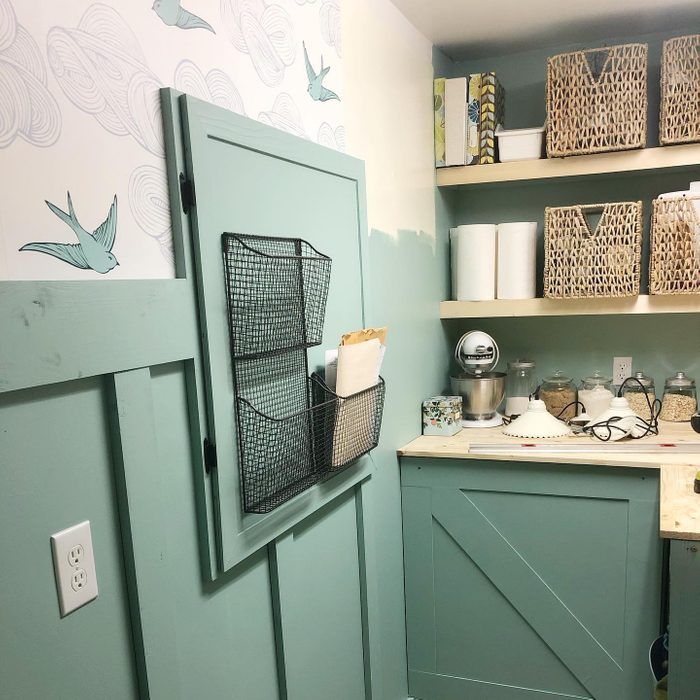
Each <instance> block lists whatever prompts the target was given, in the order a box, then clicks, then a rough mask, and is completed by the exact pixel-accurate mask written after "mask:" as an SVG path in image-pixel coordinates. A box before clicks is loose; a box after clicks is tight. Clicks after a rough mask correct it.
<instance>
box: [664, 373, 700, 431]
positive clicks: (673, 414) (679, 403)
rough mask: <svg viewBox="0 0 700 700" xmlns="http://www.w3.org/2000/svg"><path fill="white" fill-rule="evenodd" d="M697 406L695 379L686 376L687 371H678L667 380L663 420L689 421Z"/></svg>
mask: <svg viewBox="0 0 700 700" xmlns="http://www.w3.org/2000/svg"><path fill="white" fill-rule="evenodd" d="M697 406H698V401H697V395H696V392H695V380H694V379H691V378H690V377H686V375H685V372H676V373H675V374H674V375H673V376H672V377H669V378H668V379H667V380H666V384H665V385H664V398H663V401H662V402H661V414H660V415H659V418H660V419H661V420H665V421H670V422H674V423H682V422H685V421H689V420H690V419H691V418H692V417H693V414H694V413H695V410H696V409H697Z"/></svg>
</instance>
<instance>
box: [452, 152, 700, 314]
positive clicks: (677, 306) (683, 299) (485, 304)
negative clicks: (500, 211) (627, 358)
mask: <svg viewBox="0 0 700 700" xmlns="http://www.w3.org/2000/svg"><path fill="white" fill-rule="evenodd" d="M475 167H476V166H475ZM484 167H488V166H484ZM697 312H700V294H688V295H678V296H675V295H674V296H649V295H646V294H642V295H640V296H638V297H625V298H622V299H496V300H494V301H443V302H440V318H443V319H448V318H526V317H534V316H604V315H612V314H685V313H697Z"/></svg>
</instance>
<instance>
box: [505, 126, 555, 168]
mask: <svg viewBox="0 0 700 700" xmlns="http://www.w3.org/2000/svg"><path fill="white" fill-rule="evenodd" d="M544 129H545V128H544V127H543V126H536V127H534V128H532V129H508V130H506V129H500V128H499V129H496V136H498V155H499V160H500V162H501V163H508V162H510V161H512V160H536V159H537V158H541V157H542V141H543V139H544Z"/></svg>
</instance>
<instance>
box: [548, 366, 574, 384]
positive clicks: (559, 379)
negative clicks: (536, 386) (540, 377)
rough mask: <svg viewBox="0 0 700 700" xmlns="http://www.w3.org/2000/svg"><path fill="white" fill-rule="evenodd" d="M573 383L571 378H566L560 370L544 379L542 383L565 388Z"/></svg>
mask: <svg viewBox="0 0 700 700" xmlns="http://www.w3.org/2000/svg"><path fill="white" fill-rule="evenodd" d="M573 381H574V380H573V379H572V378H571V377H567V376H566V375H565V374H564V372H563V371H562V370H560V369H558V370H557V371H556V372H555V373H554V374H553V375H552V376H551V377H546V378H545V380H544V383H545V384H551V385H553V386H566V385H567V384H571V383H572V382H573Z"/></svg>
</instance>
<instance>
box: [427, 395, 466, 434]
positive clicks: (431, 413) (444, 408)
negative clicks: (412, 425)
mask: <svg viewBox="0 0 700 700" xmlns="http://www.w3.org/2000/svg"><path fill="white" fill-rule="evenodd" d="M461 429H462V397H461V396H432V397H431V398H429V399H426V400H425V401H423V435H442V436H443V437H449V436H450V435H455V434H456V433H458V432H459V431H460V430H461Z"/></svg>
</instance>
